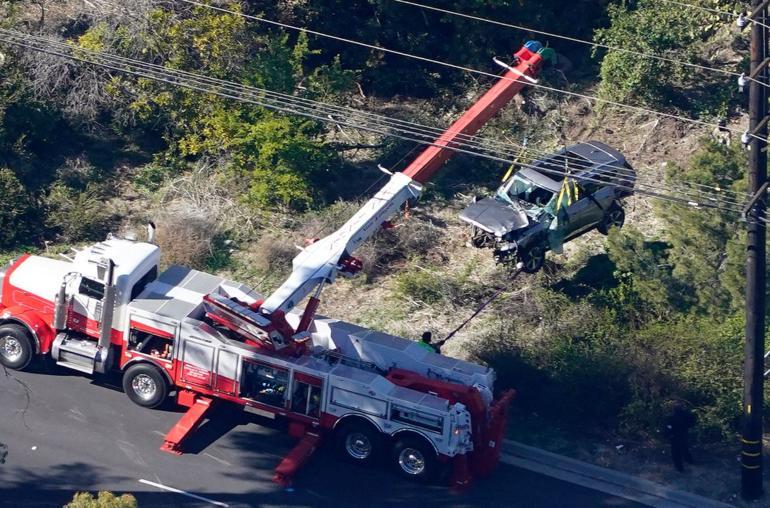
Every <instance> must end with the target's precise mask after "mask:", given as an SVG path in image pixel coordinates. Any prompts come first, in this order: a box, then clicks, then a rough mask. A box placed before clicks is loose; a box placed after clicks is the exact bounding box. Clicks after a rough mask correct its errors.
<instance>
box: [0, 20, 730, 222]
mask: <svg viewBox="0 0 770 508" xmlns="http://www.w3.org/2000/svg"><path fill="white" fill-rule="evenodd" d="M0 34H4V35H5V37H0V40H4V41H5V42H7V43H10V44H14V45H17V46H21V47H25V48H27V49H31V50H34V51H39V52H43V53H48V54H52V55H54V56H58V57H62V58H68V59H73V60H78V61H82V62H84V63H89V64H92V65H97V66H101V67H105V68H108V69H111V70H116V71H118V72H123V73H127V74H133V75H137V76H140V77H146V78H149V79H154V80H157V81H160V82H165V83H168V84H171V85H175V86H183V87H186V88H189V89H193V90H197V91H200V92H204V93H211V94H214V95H218V96H221V97H224V98H229V99H234V100H240V101H243V102H251V103H254V104H258V105H260V106H263V107H266V108H268V109H273V110H278V111H282V112H286V113H291V114H299V115H303V116H306V117H310V118H313V119H316V120H319V121H323V122H328V121H329V118H327V117H324V116H321V115H319V114H317V113H316V114H314V112H312V111H307V110H304V111H303V110H299V109H297V106H296V105H293V107H291V106H292V105H291V104H287V103H280V101H279V102H278V103H276V102H275V101H274V102H270V101H265V100H264V99H259V98H257V99H255V98H254V97H246V96H245V95H244V93H243V90H240V91H233V90H228V89H224V90H215V89H212V88H210V86H211V84H210V83H206V82H205V81H203V85H201V82H200V81H199V82H195V81H186V82H185V81H184V80H180V79H179V78H180V76H181V77H184V75H186V76H187V77H188V78H189V77H192V78H198V79H204V80H205V79H212V80H214V81H222V80H216V79H215V78H207V77H205V76H201V75H198V74H193V73H189V72H186V71H177V70H174V69H168V68H165V67H162V66H158V65H155V64H148V63H146V62H141V61H136V60H132V59H128V58H125V57H116V56H114V55H109V54H105V53H99V52H95V51H91V50H85V49H82V48H74V47H72V46H70V45H67V44H63V43H56V44H58V46H55V45H54V44H53V43H52V41H50V40H48V39H44V40H43V44H48V45H53V46H55V47H58V48H59V51H56V50H52V49H46V48H41V47H40V46H35V45H34V44H30V43H29V42H28V41H25V40H19V35H21V36H22V39H33V42H35V41H37V42H38V43H40V41H39V40H36V39H34V36H29V35H28V34H20V33H19V32H15V33H14V32H13V31H8V30H0ZM88 54H90V55H91V57H92V58H91V59H88V58H86V57H85V55H88ZM99 57H101V60H102V61H99ZM130 64H133V65H134V66H135V67H134V68H131V67H130V66H127V65H130ZM121 65H122V66H121ZM158 68H160V69H161V72H160V73H158ZM225 83H228V84H229V85H231V86H240V85H238V84H236V83H229V82H225ZM206 85H208V86H209V87H208V88H207V87H206ZM241 88H242V87H241ZM257 90H259V89H257ZM262 92H268V91H264V90H262ZM270 93H274V94H275V92H270ZM279 95H280V94H279ZM284 95H285V94H284ZM288 97H290V98H292V96H288ZM319 104H323V103H319ZM333 121H334V122H335V123H340V124H343V125H347V126H350V127H352V128H356V129H361V130H368V131H370V132H376V133H379V134H382V135H385V136H393V137H397V138H401V139H405V140H408V141H416V142H418V143H420V144H423V145H433V146H438V147H439V148H442V149H450V150H453V151H456V152H462V153H468V154H470V155H475V156H481V157H484V158H487V159H492V160H497V161H501V162H506V163H511V162H512V161H511V160H510V159H506V158H503V157H500V156H499V155H494V154H490V153H486V152H483V151H478V149H479V148H481V149H482V150H484V149H485V147H478V146H476V147H475V148H476V149H475V150H472V149H465V148H459V147H456V146H444V145H439V144H436V143H433V142H429V141H426V140H425V139H420V138H415V137H414V136H415V135H416V134H415V133H414V132H413V131H409V130H405V129H403V128H401V129H398V128H396V130H397V132H391V131H387V130H382V128H381V127H372V126H371V125H365V124H360V123H357V122H356V121H354V120H350V119H344V120H340V119H335V120H333ZM391 127H392V126H391ZM418 134H419V133H418ZM472 148H473V147H472ZM520 166H521V167H530V168H535V169H537V170H538V171H541V172H544V173H547V174H553V175H557V176H560V177H564V176H565V174H567V172H565V171H559V170H555V169H552V168H544V167H540V166H533V165H530V164H521V163H520ZM605 176H614V177H615V179H616V181H617V182H618V183H617V185H616V186H617V187H619V188H625V189H626V190H629V191H632V192H633V191H636V192H639V193H640V194H643V195H647V196H650V197H656V198H660V199H664V200H668V201H672V202H675V203H680V204H687V205H690V206H699V207H706V208H714V209H720V210H724V211H729V212H733V213H737V212H740V211H741V210H739V209H738V208H733V206H736V207H740V203H724V204H722V205H721V206H720V205H719V204H718V201H719V198H711V199H709V200H710V201H712V202H710V203H707V202H694V201H695V200H694V199H693V198H692V197H691V196H685V197H681V196H671V195H668V194H665V193H664V192H663V191H666V190H668V189H661V188H657V187H655V186H652V185H649V184H643V183H638V182H637V183H636V188H635V185H634V183H635V182H636V180H635V177H634V179H631V178H629V177H628V176H627V175H626V176H625V177H623V175H620V176H618V175H615V174H613V175H605ZM581 180H582V181H586V182H593V183H598V184H606V183H607V182H606V180H603V179H602V178H601V175H600V177H599V178H598V179H597V178H589V177H585V178H583V177H581ZM624 182H625V183H624ZM640 187H641V188H640Z"/></svg>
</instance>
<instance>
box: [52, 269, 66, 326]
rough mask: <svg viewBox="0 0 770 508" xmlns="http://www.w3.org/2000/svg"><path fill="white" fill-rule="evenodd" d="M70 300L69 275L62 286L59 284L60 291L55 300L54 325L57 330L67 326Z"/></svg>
mask: <svg viewBox="0 0 770 508" xmlns="http://www.w3.org/2000/svg"><path fill="white" fill-rule="evenodd" d="M68 300H69V299H68V298H67V277H64V279H63V280H62V282H61V286H59V292H58V293H56V299H55V300H54V310H53V327H54V329H55V330H56V331H59V332H60V331H62V330H64V329H66V328H67V314H68V312H67V311H68V308H69V301H68Z"/></svg>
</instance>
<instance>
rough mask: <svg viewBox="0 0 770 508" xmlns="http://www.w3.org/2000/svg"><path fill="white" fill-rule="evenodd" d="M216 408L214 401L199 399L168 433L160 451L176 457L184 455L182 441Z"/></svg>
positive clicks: (205, 398) (204, 398)
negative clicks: (210, 410)
mask: <svg viewBox="0 0 770 508" xmlns="http://www.w3.org/2000/svg"><path fill="white" fill-rule="evenodd" d="M213 406H214V401H213V400H212V399H210V398H208V397H197V398H196V399H195V404H193V405H192V406H191V407H190V409H188V410H187V412H186V413H185V414H184V416H182V418H180V419H179V421H178V422H176V424H175V425H174V426H173V427H172V428H171V430H169V431H168V434H166V437H165V438H164V441H163V445H161V447H160V449H161V450H163V451H164V452H168V453H173V454H174V455H181V454H182V441H183V440H184V439H185V438H186V437H187V436H188V435H189V434H190V433H191V432H193V431H194V430H195V429H197V428H198V425H199V424H200V422H201V420H203V417H204V416H206V413H207V412H208V411H209V409H211V408H212V407H213Z"/></svg>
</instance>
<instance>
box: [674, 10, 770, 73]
mask: <svg viewBox="0 0 770 508" xmlns="http://www.w3.org/2000/svg"><path fill="white" fill-rule="evenodd" d="M660 1H661V2H664V3H667V4H671V5H678V6H680V7H687V8H689V9H695V10H698V11H703V12H711V13H713V14H720V15H722V16H729V17H731V18H733V19H736V20H737V19H738V17H739V14H735V13H734V12H730V11H723V10H720V9H715V8H713V7H703V6H702V5H695V4H690V3H686V2H677V1H676V0H660ZM744 12H745V11H744ZM747 21H748V20H747ZM750 21H751V22H752V23H756V24H757V25H759V26H761V27H764V28H770V26H768V25H766V24H764V23H762V22H760V21H756V20H754V19H752V20H750ZM764 86H767V85H766V84H764Z"/></svg>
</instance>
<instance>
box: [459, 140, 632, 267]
mask: <svg viewBox="0 0 770 508" xmlns="http://www.w3.org/2000/svg"><path fill="white" fill-rule="evenodd" d="M635 182H636V173H635V172H634V170H633V168H632V167H631V166H630V165H629V164H628V162H627V161H626V158H625V157H624V156H623V155H622V154H621V153H620V152H618V151H617V150H614V149H613V148H610V147H609V146H607V145H605V144H604V143H600V142H598V141H589V142H586V143H578V144H576V145H572V146H569V147H567V148H564V149H562V150H560V151H559V152H557V153H555V154H553V155H550V156H548V157H546V158H544V159H541V160H536V161H534V162H532V163H531V164H527V165H526V167H525V168H523V169H520V170H519V171H517V172H516V173H515V174H514V175H513V176H511V177H510V178H508V179H507V180H506V181H505V182H504V183H503V185H502V186H500V188H499V189H498V190H497V192H496V193H495V195H494V197H488V198H484V199H478V200H476V201H475V202H474V203H473V204H471V205H470V206H469V207H468V208H466V209H465V210H464V211H463V212H462V213H461V214H460V218H461V219H462V220H463V221H465V222H467V223H468V224H470V225H471V229H472V231H471V243H472V244H473V246H474V247H477V248H491V249H494V255H495V259H496V260H497V261H498V262H509V263H514V264H515V265H516V266H517V267H519V268H521V270H523V271H525V272H528V273H534V272H537V271H538V270H540V268H541V267H542V266H543V263H544V261H545V253H546V252H547V251H549V250H553V251H554V252H557V253H561V252H562V245H563V244H564V242H566V241H569V240H572V239H573V238H576V237H578V236H580V235H582V234H583V233H586V232H588V231H590V230H592V229H594V228H596V229H597V230H598V231H599V232H600V233H602V234H605V235H606V234H607V232H608V231H609V229H610V228H612V227H622V226H623V222H624V220H625V212H624V211H623V207H622V204H621V200H622V199H623V198H626V197H628V196H630V195H631V194H633V189H634V184H635Z"/></svg>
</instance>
